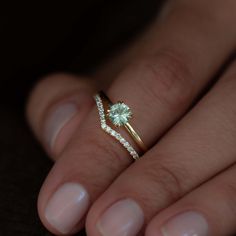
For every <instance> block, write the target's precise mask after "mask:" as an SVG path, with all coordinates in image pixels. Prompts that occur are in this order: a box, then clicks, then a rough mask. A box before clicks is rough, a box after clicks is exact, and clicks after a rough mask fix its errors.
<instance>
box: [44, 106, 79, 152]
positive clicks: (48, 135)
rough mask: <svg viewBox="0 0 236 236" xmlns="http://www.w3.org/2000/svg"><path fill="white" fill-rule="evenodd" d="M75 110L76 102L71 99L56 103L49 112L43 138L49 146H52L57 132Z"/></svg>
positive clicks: (76, 110)
mask: <svg viewBox="0 0 236 236" xmlns="http://www.w3.org/2000/svg"><path fill="white" fill-rule="evenodd" d="M77 112H78V108H77V104H76V103H75V102H72V101H71V102H67V103H64V104H60V105H58V107H56V108H55V110H54V111H52V112H51V113H50V115H49V117H48V119H47V122H46V126H45V140H46V143H47V144H48V146H49V147H50V148H53V146H54V144H55V141H56V138H57V135H58V134H59V132H60V131H61V130H62V128H63V127H64V126H65V125H66V124H67V123H68V121H69V120H71V118H72V117H73V116H74V115H75V114H76V113H77Z"/></svg>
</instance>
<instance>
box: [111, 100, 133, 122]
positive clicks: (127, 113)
mask: <svg viewBox="0 0 236 236" xmlns="http://www.w3.org/2000/svg"><path fill="white" fill-rule="evenodd" d="M108 117H109V119H110V121H111V122H112V123H113V124H114V125H115V126H123V125H125V124H126V123H128V122H129V120H130V118H131V117H132V112H131V110H130V108H129V107H128V106H127V105H126V104H124V103H123V102H118V103H116V104H114V105H112V106H111V107H110V110H109V113H108Z"/></svg>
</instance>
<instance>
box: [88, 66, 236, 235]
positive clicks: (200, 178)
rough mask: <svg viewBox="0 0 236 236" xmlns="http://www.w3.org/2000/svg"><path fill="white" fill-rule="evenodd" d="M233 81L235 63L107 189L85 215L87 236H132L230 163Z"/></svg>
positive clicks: (235, 111) (234, 135)
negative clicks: (193, 106) (168, 130)
mask: <svg viewBox="0 0 236 236" xmlns="http://www.w3.org/2000/svg"><path fill="white" fill-rule="evenodd" d="M235 76H236V63H234V65H232V67H231V68H230V70H229V71H228V72H227V73H226V74H225V75H224V77H223V78H222V79H220V81H219V82H218V83H217V84H216V86H215V87H214V88H213V89H212V90H211V91H210V92H209V93H208V95H206V97H205V98H203V99H202V100H201V102H200V103H199V104H198V105H197V106H196V107H195V108H194V109H193V110H192V111H191V112H190V113H189V114H188V115H186V116H185V117H184V118H183V119H182V120H181V122H179V123H178V124H177V125H176V127H175V128H173V129H172V130H171V131H170V132H169V134H167V135H166V136H165V137H164V138H163V139H162V140H161V141H160V142H159V143H158V144H157V145H156V146H155V147H153V148H152V149H151V150H150V151H149V152H147V153H146V154H145V157H144V158H142V159H140V160H139V161H137V162H135V163H134V164H133V165H132V166H131V167H129V168H128V169H127V170H126V171H124V172H123V173H122V174H121V175H120V176H119V177H118V178H117V179H116V180H115V181H114V182H113V183H112V185H110V187H109V188H108V189H107V190H106V191H105V192H104V193H103V194H102V195H101V196H100V198H99V199H98V200H97V201H96V202H95V203H94V204H93V206H92V208H91V209H90V211H89V214H88V217H87V223H86V224H87V227H86V228H87V232H88V235H100V234H102V235H103V236H106V235H111V233H113V235H136V234H137V233H138V232H139V231H140V230H141V229H143V230H144V228H145V223H148V222H149V220H151V218H152V217H153V216H154V215H155V214H157V213H158V212H159V211H160V210H162V209H164V208H166V207H168V206H169V205H170V204H172V203H174V202H175V201H176V200H178V199H179V198H181V197H182V196H183V195H185V194H186V193H188V192H190V191H191V190H193V189H194V188H196V187H197V186H199V185H200V184H202V183H203V182H205V181H207V180H208V179H210V178H212V177H213V176H215V175H216V174H217V173H219V172H221V171H222V170H224V169H225V168H228V167H229V166H231V165H232V164H233V163H235V156H236V149H235V139H236V125H235V120H236V107H235V100H236V93H235V89H236V81H235ZM96 226H97V227H96ZM141 235H143V234H141Z"/></svg>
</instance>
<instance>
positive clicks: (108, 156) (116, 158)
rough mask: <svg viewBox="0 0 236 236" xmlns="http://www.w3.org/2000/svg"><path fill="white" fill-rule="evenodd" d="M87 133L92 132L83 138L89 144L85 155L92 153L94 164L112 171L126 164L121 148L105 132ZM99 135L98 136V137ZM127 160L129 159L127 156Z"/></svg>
mask: <svg viewBox="0 0 236 236" xmlns="http://www.w3.org/2000/svg"><path fill="white" fill-rule="evenodd" d="M87 133H90V134H91V133H93V135H88V136H87V137H86V138H85V140H86V141H85V142H86V143H89V144H90V147H89V148H88V147H86V152H87V153H86V156H91V154H92V155H93V162H94V165H97V166H104V167H106V169H108V170H109V171H113V173H115V172H114V170H116V172H117V169H119V168H121V166H123V165H126V164H127V162H126V161H125V160H126V158H124V156H123V152H122V149H121V148H117V145H119V144H118V143H116V142H114V140H113V139H112V138H111V137H110V136H109V135H106V134H104V135H103V134H101V131H100V130H97V131H93V130H91V131H90V132H87ZM98 137H100V138H98ZM127 160H129V159H128V158H127Z"/></svg>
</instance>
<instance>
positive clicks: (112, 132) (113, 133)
mask: <svg viewBox="0 0 236 236" xmlns="http://www.w3.org/2000/svg"><path fill="white" fill-rule="evenodd" d="M94 99H95V101H96V105H97V108H98V113H99V117H100V123H101V128H102V129H103V130H104V131H105V132H106V133H108V134H109V135H111V136H112V137H114V138H115V139H116V140H117V141H119V142H120V144H121V145H122V146H123V147H124V148H125V149H126V150H127V151H128V152H129V154H130V155H131V156H132V157H133V158H134V159H135V160H137V159H139V155H138V153H137V152H136V151H135V150H134V148H133V147H132V146H131V145H130V143H129V142H128V141H126V140H125V139H124V138H123V137H122V135H121V134H120V133H118V132H117V131H115V130H113V129H112V128H111V127H110V126H109V125H107V123H106V114H105V111H104V106H103V102H102V98H101V96H100V95H99V94H96V95H95V96H94ZM125 109H126V108H125Z"/></svg>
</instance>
